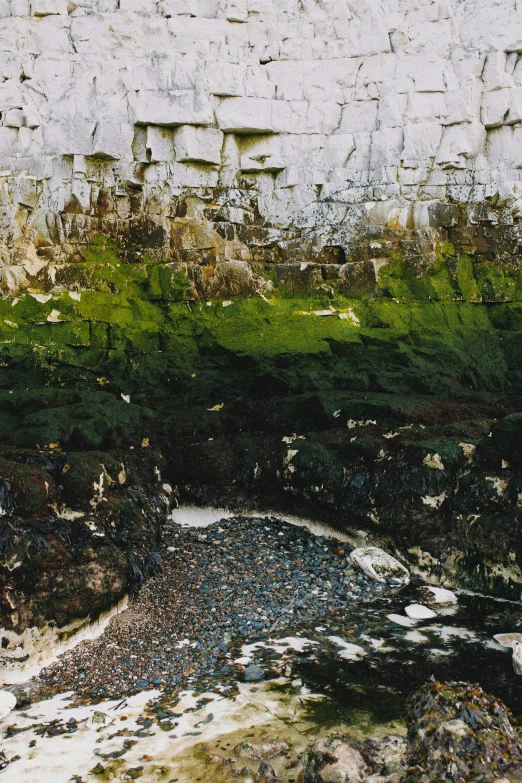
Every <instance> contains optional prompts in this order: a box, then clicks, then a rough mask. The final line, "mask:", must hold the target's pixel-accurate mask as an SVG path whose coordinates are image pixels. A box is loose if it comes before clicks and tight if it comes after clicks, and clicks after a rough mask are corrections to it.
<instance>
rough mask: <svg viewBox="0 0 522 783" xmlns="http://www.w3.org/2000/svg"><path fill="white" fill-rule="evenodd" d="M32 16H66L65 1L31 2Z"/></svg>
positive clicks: (42, 0)
mask: <svg viewBox="0 0 522 783" xmlns="http://www.w3.org/2000/svg"><path fill="white" fill-rule="evenodd" d="M31 11H32V14H33V16H53V15H55V14H57V15H60V16H67V0H31Z"/></svg>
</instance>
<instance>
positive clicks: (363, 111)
mask: <svg viewBox="0 0 522 783" xmlns="http://www.w3.org/2000/svg"><path fill="white" fill-rule="evenodd" d="M378 109H379V102H378V101H352V102H351V103H349V104H348V105H347V106H345V107H344V108H343V110H342V117H341V125H340V127H339V131H340V133H359V132H361V131H372V130H374V128H375V127H376V124H377V112H378Z"/></svg>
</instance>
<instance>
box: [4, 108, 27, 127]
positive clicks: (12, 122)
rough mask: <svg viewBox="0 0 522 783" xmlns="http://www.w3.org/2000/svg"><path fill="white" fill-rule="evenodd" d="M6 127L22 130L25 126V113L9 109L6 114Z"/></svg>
mask: <svg viewBox="0 0 522 783" xmlns="http://www.w3.org/2000/svg"><path fill="white" fill-rule="evenodd" d="M3 119H4V125H5V126H7V127H8V128H21V127H22V125H24V120H25V117H24V112H23V110H22V109H9V110H8V111H6V112H5V113H4V117H3Z"/></svg>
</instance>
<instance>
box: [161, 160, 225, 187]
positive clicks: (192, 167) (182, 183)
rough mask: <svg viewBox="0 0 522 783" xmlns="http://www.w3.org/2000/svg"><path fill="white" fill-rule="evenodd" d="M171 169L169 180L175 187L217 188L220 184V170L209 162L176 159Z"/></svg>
mask: <svg viewBox="0 0 522 783" xmlns="http://www.w3.org/2000/svg"><path fill="white" fill-rule="evenodd" d="M169 169H170V173H169V181H171V182H172V184H173V185H174V186H175V187H186V188H215V187H216V186H217V184H218V178H219V171H218V170H217V168H215V167H212V168H211V167H210V166H208V165H207V164H202V163H180V162H178V161H175V162H174V163H171V164H169Z"/></svg>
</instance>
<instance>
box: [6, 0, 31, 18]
mask: <svg viewBox="0 0 522 783" xmlns="http://www.w3.org/2000/svg"><path fill="white" fill-rule="evenodd" d="M30 15H31V3H30V0H12V2H11V16H30Z"/></svg>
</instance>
